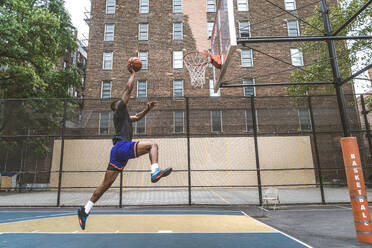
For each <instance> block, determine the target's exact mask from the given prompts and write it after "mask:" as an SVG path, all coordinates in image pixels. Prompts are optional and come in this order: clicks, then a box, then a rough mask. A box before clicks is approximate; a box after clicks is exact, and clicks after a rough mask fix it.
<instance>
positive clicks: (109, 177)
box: [90, 170, 120, 203]
mask: <svg viewBox="0 0 372 248" xmlns="http://www.w3.org/2000/svg"><path fill="white" fill-rule="evenodd" d="M119 173H120V172H119V171H114V170H107V171H106V174H105V177H104V179H103V182H102V183H101V184H100V185H99V186H98V187H97V188H96V190H95V191H94V193H93V195H92V197H91V198H90V201H91V202H93V203H96V201H98V200H99V198H101V196H102V195H103V193H105V192H106V190H108V189H109V188H110V187H111V185H112V184H113V183H114V182H115V180H116V178H117V177H118V175H119Z"/></svg>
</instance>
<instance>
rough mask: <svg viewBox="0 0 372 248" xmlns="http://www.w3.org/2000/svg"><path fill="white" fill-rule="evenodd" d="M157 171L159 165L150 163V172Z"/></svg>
mask: <svg viewBox="0 0 372 248" xmlns="http://www.w3.org/2000/svg"><path fill="white" fill-rule="evenodd" d="M158 171H159V165H158V164H157V163H155V164H152V165H151V174H154V173H155V172H158Z"/></svg>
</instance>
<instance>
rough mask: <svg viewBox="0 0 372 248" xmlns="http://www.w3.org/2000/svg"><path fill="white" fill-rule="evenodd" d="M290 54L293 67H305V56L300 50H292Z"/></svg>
mask: <svg viewBox="0 0 372 248" xmlns="http://www.w3.org/2000/svg"><path fill="white" fill-rule="evenodd" d="M290 52H291V62H292V65H293V66H298V67H301V66H304V56H303V54H302V51H301V50H300V49H298V48H291V49H290ZM296 61H300V63H299V64H298V63H297V62H296Z"/></svg>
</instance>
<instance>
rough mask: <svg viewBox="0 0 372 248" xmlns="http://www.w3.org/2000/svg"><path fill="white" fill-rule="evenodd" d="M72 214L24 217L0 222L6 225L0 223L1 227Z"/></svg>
mask: <svg viewBox="0 0 372 248" xmlns="http://www.w3.org/2000/svg"><path fill="white" fill-rule="evenodd" d="M70 215H71V214H68V215H67V214H66V213H63V214H52V215H39V216H32V217H23V218H15V219H6V220H0V221H8V222H4V223H0V225H4V224H9V223H15V222H24V221H29V220H38V219H40V218H43V217H60V216H70Z"/></svg>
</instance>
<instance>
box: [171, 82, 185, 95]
mask: <svg viewBox="0 0 372 248" xmlns="http://www.w3.org/2000/svg"><path fill="white" fill-rule="evenodd" d="M177 82H181V83H182V85H181V86H182V88H181V90H182V94H181V96H176V87H175V86H176V83H177ZM178 90H179V89H178ZM183 96H184V82H183V80H173V97H183Z"/></svg>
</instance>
